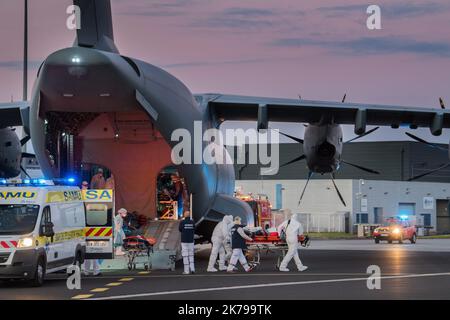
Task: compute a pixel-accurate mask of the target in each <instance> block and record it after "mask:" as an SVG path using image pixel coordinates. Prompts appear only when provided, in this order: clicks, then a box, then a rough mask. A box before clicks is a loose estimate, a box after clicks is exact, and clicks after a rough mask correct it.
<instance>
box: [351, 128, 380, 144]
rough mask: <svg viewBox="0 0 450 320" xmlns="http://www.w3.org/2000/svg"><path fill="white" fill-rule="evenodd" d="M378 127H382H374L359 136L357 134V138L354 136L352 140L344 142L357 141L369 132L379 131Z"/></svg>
mask: <svg viewBox="0 0 450 320" xmlns="http://www.w3.org/2000/svg"><path fill="white" fill-rule="evenodd" d="M378 129H380V127H376V128H373V129H371V130H369V131H367V132H366V133H363V134H361V135H359V136H357V137H355V138H353V139H351V140H348V141H346V142H344V144H346V143H350V142H353V141H355V140H358V139H361V138H363V137H365V136H368V135H369V134H371V133H374V132H375V131H377V130H378Z"/></svg>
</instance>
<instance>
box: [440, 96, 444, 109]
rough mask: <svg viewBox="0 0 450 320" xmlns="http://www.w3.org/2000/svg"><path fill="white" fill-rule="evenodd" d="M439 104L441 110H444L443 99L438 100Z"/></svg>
mask: <svg viewBox="0 0 450 320" xmlns="http://www.w3.org/2000/svg"><path fill="white" fill-rule="evenodd" d="M439 104H440V105H441V109H444V110H445V103H444V99H442V98H439Z"/></svg>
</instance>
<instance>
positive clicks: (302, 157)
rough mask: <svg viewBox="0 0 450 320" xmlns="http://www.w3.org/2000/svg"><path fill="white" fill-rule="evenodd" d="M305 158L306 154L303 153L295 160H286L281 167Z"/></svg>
mask: <svg viewBox="0 0 450 320" xmlns="http://www.w3.org/2000/svg"><path fill="white" fill-rule="evenodd" d="M305 159H306V156H305V155H304V154H303V155H301V156H300V157H298V158H295V159H294V160H291V161H289V162H286V163H285V164H283V165H281V166H280V168H283V167H286V166H288V165H290V164H292V163H295V162H298V161H302V160H305Z"/></svg>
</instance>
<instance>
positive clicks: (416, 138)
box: [405, 132, 448, 152]
mask: <svg viewBox="0 0 450 320" xmlns="http://www.w3.org/2000/svg"><path fill="white" fill-rule="evenodd" d="M405 134H406V135H407V136H408V137H410V138H411V139H413V140H416V141H417V142H420V143H423V144H426V145H427V146H430V147H432V148H436V149H439V150H442V151H445V152H447V151H448V150H447V149H446V148H443V147H441V146H439V145H437V144H435V143H431V142H428V141H426V140H424V139H422V138H419V137H418V136H415V135H413V134H412V133H409V132H405Z"/></svg>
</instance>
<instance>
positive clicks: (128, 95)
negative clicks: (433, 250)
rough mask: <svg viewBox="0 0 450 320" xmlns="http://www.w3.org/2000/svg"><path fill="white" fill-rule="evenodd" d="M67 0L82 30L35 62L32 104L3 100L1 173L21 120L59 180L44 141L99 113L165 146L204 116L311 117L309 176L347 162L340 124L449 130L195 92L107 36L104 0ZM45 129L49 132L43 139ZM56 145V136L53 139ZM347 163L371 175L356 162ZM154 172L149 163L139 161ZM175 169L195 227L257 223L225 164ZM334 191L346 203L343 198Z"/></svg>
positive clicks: (378, 110)
mask: <svg viewBox="0 0 450 320" xmlns="http://www.w3.org/2000/svg"><path fill="white" fill-rule="evenodd" d="M74 4H75V5H77V6H79V7H80V8H81V29H79V30H77V38H76V41H75V44H74V46H73V47H70V48H65V49H62V50H59V51H57V52H55V53H53V54H51V55H50V56H49V57H47V59H46V60H45V61H44V63H43V64H42V65H41V67H40V68H39V71H38V74H37V79H36V82H35V85H34V89H33V96H32V99H31V101H30V106H29V108H28V107H27V106H24V105H23V104H19V105H4V106H1V107H0V128H3V129H1V131H0V135H1V137H0V142H1V143H3V144H4V145H2V146H1V149H0V152H1V155H0V157H1V159H0V172H1V173H2V174H4V175H6V176H13V175H16V174H18V173H19V171H20V166H18V163H17V161H18V160H19V159H20V157H21V151H20V144H21V143H20V141H19V140H18V138H13V137H12V131H11V129H9V126H17V125H20V124H21V125H23V126H24V127H25V128H26V129H25V130H26V132H28V133H29V134H30V136H31V140H32V143H33V147H34V150H35V153H36V157H37V160H38V161H39V163H40V166H41V169H42V170H43V172H44V174H45V175H46V177H47V178H57V177H59V176H61V175H62V174H64V172H62V170H61V168H58V166H57V165H55V164H54V163H52V160H51V158H50V155H49V149H54V150H59V149H58V148H55V147H54V146H53V147H52V146H50V147H49V145H48V144H49V140H50V142H52V141H51V140H52V139H58V137H60V136H61V134H62V135H65V134H70V135H72V136H74V137H77V136H78V135H79V134H80V132H82V131H83V130H84V128H86V127H87V126H88V125H89V124H90V123H91V122H93V121H95V120H96V119H97V118H99V117H100V116H101V115H109V116H111V117H117V116H118V115H121V114H124V113H127V114H130V113H131V114H134V115H135V116H138V115H139V116H140V117H141V119H143V120H148V122H151V123H152V125H154V126H155V127H156V128H157V130H158V131H159V133H160V134H161V136H162V137H163V138H164V139H165V140H166V142H167V143H168V144H169V146H171V147H173V145H174V143H175V142H172V141H171V134H172V132H173V131H174V130H175V129H179V128H184V129H186V130H188V131H189V132H191V133H194V122H195V121H201V122H202V123H203V130H206V129H209V128H218V127H219V126H220V125H221V123H223V122H224V121H228V120H241V121H249V120H250V121H255V122H257V127H258V129H259V130H265V129H269V122H271V121H274V122H298V123H308V126H307V129H306V132H305V137H304V139H299V138H296V137H292V136H290V137H292V138H293V139H294V140H296V141H297V142H299V143H301V144H303V155H299V157H298V158H297V159H295V160H294V161H300V160H306V162H307V165H308V167H309V170H310V172H311V173H310V175H309V177H311V175H312V173H318V174H330V175H332V174H333V173H334V172H336V170H338V169H339V166H340V164H341V163H343V164H346V162H345V161H344V160H342V159H341V154H342V147H343V144H344V141H343V136H342V128H341V125H354V126H355V130H354V131H355V133H356V134H357V135H359V136H363V135H367V134H368V133H371V132H373V131H374V130H376V128H375V129H372V130H371V131H367V130H366V128H367V126H369V125H375V126H391V127H392V128H399V127H400V126H409V127H410V128H411V129H416V128H418V127H428V128H430V130H431V133H432V134H433V135H436V136H437V135H440V134H441V133H442V129H443V128H450V112H449V111H447V110H443V109H440V108H427V107H424V108H412V107H400V106H391V105H375V104H361V103H346V102H345V101H340V102H326V101H309V100H301V99H300V100H294V99H278V98H263V97H246V96H234V95H224V94H204V95H195V96H194V95H193V94H192V93H191V92H190V91H189V89H188V88H187V87H186V86H185V85H184V84H183V83H182V82H181V81H179V80H178V79H177V78H175V77H174V76H172V75H171V74H169V73H167V72H166V71H164V70H162V69H160V68H158V67H156V66H153V65H151V64H149V63H146V62H143V61H140V60H137V59H134V58H130V57H126V56H123V55H121V54H120V53H119V50H118V49H117V47H116V45H115V43H114V36H113V23H112V16H111V5H110V1H109V0H74ZM28 113H29V116H27V114H28ZM142 123H145V121H143V122H142ZM48 127H51V128H52V130H51V132H50V131H47V128H48ZM49 133H52V134H53V135H52V136H51V137H50V136H47V135H48V134H49ZM5 143H6V144H5ZM53 144H57V143H56V142H55V141H53ZM58 146H59V147H61V146H60V145H58ZM51 147H52V148H51ZM122 147H123V145H121V144H111V145H109V147H108V148H107V149H101V150H100V148H98V149H96V148H93V149H90V150H89V154H83V157H87V158H89V157H92V156H93V154H94V155H95V153H96V152H98V153H99V152H105V150H107V151H108V152H109V151H114V150H115V149H117V148H122ZM138 147H139V148H140V149H136V150H144V148H146V145H145V144H140V145H139V146H138ZM127 150H128V149H127ZM127 150H125V149H124V150H123V151H124V152H129V151H127ZM155 152H159V151H155ZM225 152H226V151H225ZM116 165H117V166H118V167H117V168H118V169H120V166H130V165H133V163H130V162H129V161H125V160H124V161H122V163H119V164H116ZM349 165H353V166H355V167H357V168H359V169H361V170H365V171H368V172H372V173H376V172H375V171H374V170H371V169H367V168H363V167H361V166H358V165H356V164H349ZM141 168H142V167H141ZM152 169H153V170H154V168H153V167H152V166H151V165H149V166H148V167H145V168H144V170H152ZM178 170H179V172H180V174H181V176H182V177H184V179H185V181H186V184H187V187H188V189H189V192H190V193H192V194H193V213H194V219H195V221H196V223H197V227H198V228H197V230H198V232H199V233H200V234H203V235H205V236H206V237H207V236H208V235H210V234H211V230H212V227H213V226H214V225H215V224H216V223H217V221H219V220H221V219H222V218H223V215H226V214H230V213H232V214H233V215H240V216H242V217H243V218H244V219H245V220H244V221H246V223H247V224H253V223H254V217H253V213H252V211H251V209H250V207H249V206H248V205H247V204H245V203H244V202H242V201H240V200H238V199H235V198H234V197H233V192H234V168H233V166H232V165H229V164H214V165H210V164H206V163H203V164H201V165H192V164H182V165H180V166H179V167H178ZM118 171H120V170H118ZM140 174H142V173H140ZM115 178H116V179H117V180H119V181H120V180H122V181H124V180H125V179H127V178H128V177H124V176H120V175H119V176H118V175H117V174H115ZM143 187H146V186H145V185H143ZM336 190H337V188H336ZM339 196H340V198H341V200H342V202H343V203H345V201H344V199H343V198H342V195H340V194H339ZM130 201H131V200H130Z"/></svg>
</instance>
